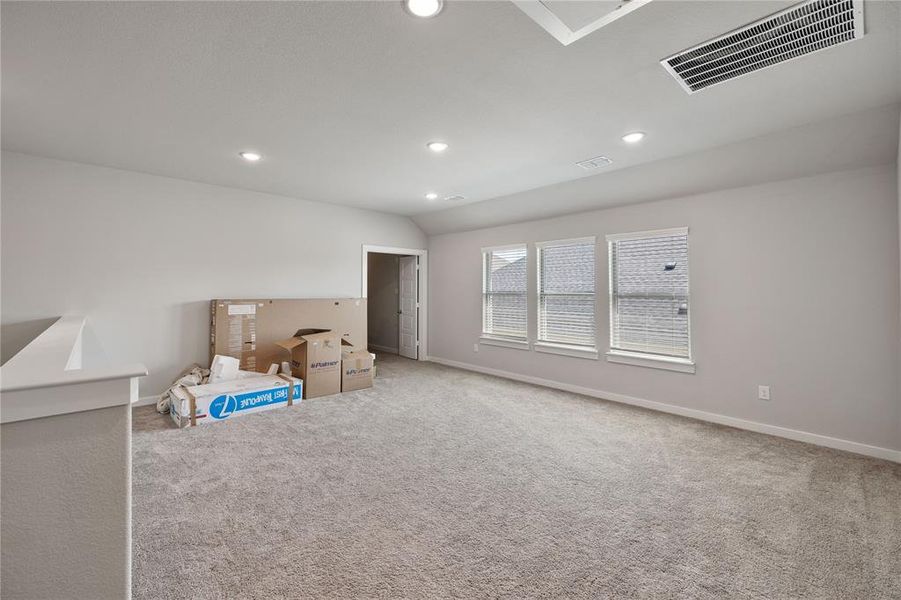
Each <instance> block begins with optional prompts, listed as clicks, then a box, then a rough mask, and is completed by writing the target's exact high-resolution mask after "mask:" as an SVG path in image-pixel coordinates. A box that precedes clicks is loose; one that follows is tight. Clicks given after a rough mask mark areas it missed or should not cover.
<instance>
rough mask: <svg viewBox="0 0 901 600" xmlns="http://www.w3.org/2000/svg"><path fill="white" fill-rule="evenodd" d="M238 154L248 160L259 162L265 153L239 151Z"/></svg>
mask: <svg viewBox="0 0 901 600" xmlns="http://www.w3.org/2000/svg"><path fill="white" fill-rule="evenodd" d="M238 156H240V157H241V158H243V159H244V160H246V161H247V162H257V161H258V160H260V159H261V158H263V155H262V154H260V153H259V152H238Z"/></svg>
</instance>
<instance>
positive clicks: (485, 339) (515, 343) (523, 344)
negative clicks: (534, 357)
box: [479, 335, 529, 350]
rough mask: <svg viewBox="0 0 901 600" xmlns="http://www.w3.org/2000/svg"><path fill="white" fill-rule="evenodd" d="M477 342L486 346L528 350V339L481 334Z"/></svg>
mask: <svg viewBox="0 0 901 600" xmlns="http://www.w3.org/2000/svg"><path fill="white" fill-rule="evenodd" d="M479 343H480V344H484V345H486V346H500V347H502V348H515V349H517V350H528V349H529V342H528V340H517V339H511V338H501V337H491V336H487V335H483V336H481V337H480V338H479Z"/></svg>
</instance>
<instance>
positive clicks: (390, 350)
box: [369, 344, 398, 354]
mask: <svg viewBox="0 0 901 600" xmlns="http://www.w3.org/2000/svg"><path fill="white" fill-rule="evenodd" d="M369 349H370V350H375V351H376V352H388V353H390V354H397V353H398V349H397V346H395V347H394V348H391V347H389V346H379V345H378V344H369Z"/></svg>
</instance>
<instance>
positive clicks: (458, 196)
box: [444, 194, 466, 202]
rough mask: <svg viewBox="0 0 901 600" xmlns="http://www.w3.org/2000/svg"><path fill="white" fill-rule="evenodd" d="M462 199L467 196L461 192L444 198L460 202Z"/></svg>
mask: <svg viewBox="0 0 901 600" xmlns="http://www.w3.org/2000/svg"><path fill="white" fill-rule="evenodd" d="M461 200H466V198H465V197H463V196H461V195H460V194H456V195H454V196H448V197H447V198H445V199H444V201H445V202H459V201H461Z"/></svg>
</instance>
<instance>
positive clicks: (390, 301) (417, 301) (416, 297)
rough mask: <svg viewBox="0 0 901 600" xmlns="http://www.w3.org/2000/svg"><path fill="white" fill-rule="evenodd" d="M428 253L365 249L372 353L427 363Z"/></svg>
mask: <svg viewBox="0 0 901 600" xmlns="http://www.w3.org/2000/svg"><path fill="white" fill-rule="evenodd" d="M425 252H426V251H425V250H404V249H402V248H384V247H378V246H364V247H363V265H364V267H363V295H364V296H365V297H366V300H367V311H368V314H367V324H368V327H367V328H368V331H367V337H368V344H369V348H370V350H372V351H375V352H381V353H388V354H396V355H398V356H403V357H406V358H412V359H414V360H425V358H426V356H427V355H426V350H425V344H424V339H425V332H424V330H425V321H426V319H425V308H426V306H425V294H424V291H425V289H426V286H425V256H426V253H425Z"/></svg>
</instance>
